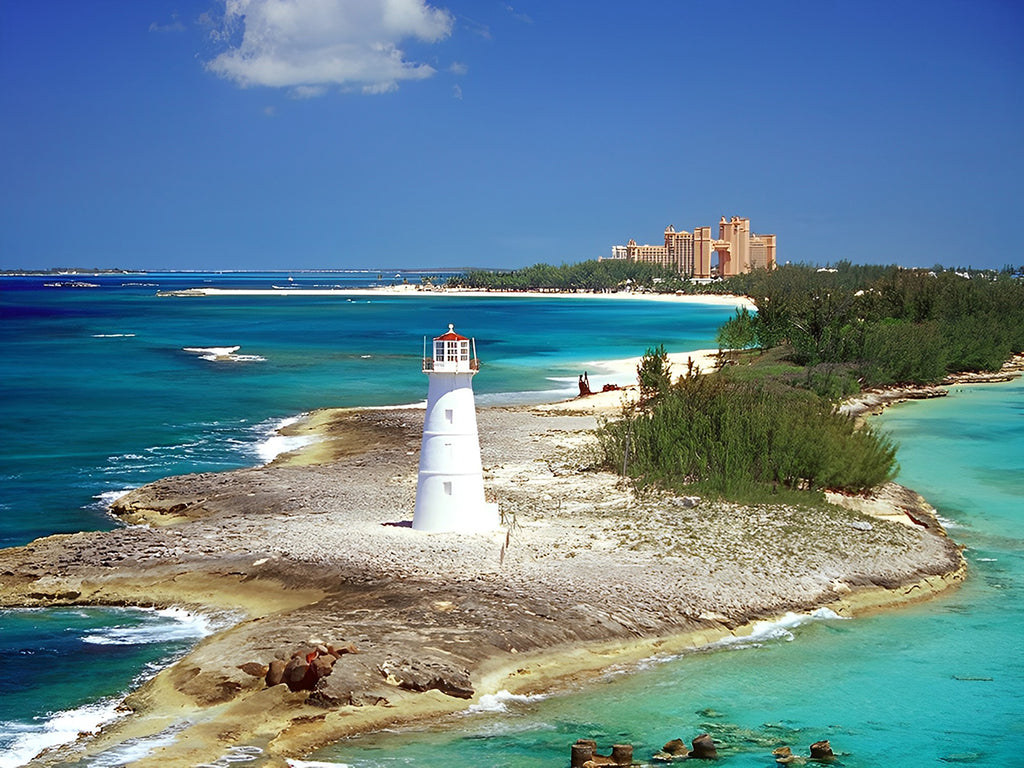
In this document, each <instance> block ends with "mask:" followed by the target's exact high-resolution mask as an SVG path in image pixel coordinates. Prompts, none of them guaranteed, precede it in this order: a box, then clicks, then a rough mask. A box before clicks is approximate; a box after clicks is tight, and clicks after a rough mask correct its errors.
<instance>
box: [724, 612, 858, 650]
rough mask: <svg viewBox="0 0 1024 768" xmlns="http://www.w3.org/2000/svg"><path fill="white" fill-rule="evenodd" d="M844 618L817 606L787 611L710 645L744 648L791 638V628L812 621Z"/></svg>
mask: <svg viewBox="0 0 1024 768" xmlns="http://www.w3.org/2000/svg"><path fill="white" fill-rule="evenodd" d="M835 620H844V617H843V616H840V615H839V614H838V613H836V612H835V611H833V610H831V609H830V608H818V609H817V610H815V611H812V612H811V613H787V614H786V615H784V616H782V617H780V618H778V619H775V620H774V621H758V622H755V623H754V624H753V626H752V627H751V629H750V634H749V635H744V636H740V637H727V638H724V639H722V640H719V641H718V642H717V643H712V647H724V646H729V647H734V648H735V647H738V648H745V647H749V646H757V645H761V644H762V643H766V642H769V641H771V640H786V641H789V640H792V639H793V632H792V630H794V629H796V628H797V627H799V626H801V625H802V624H807V623H809V622H812V621H835Z"/></svg>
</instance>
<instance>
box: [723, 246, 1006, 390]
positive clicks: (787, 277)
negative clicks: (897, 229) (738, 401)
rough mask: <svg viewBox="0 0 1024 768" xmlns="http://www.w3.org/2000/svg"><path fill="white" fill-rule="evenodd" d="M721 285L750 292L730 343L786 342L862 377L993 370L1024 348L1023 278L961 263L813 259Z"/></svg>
mask: <svg viewBox="0 0 1024 768" xmlns="http://www.w3.org/2000/svg"><path fill="white" fill-rule="evenodd" d="M718 287H719V288H720V289H724V290H729V291H734V292H736V293H740V294H743V295H745V296H748V297H750V298H751V299H752V300H753V302H754V304H755V305H756V307H757V312H756V314H755V313H748V312H745V311H740V312H738V313H737V315H736V316H735V317H733V318H732V319H731V320H730V321H728V322H727V323H726V324H725V325H724V326H723V327H722V328H721V329H720V331H719V335H718V341H719V344H720V346H721V347H722V348H725V349H743V348H755V347H756V348H760V349H770V348H774V347H785V348H786V349H788V350H789V355H788V356H789V358H790V359H791V360H792V362H794V363H796V364H797V365H801V366H808V367H812V368H813V367H824V368H825V369H828V370H832V371H833V372H835V371H838V372H840V373H841V374H842V375H845V376H846V377H848V378H850V379H855V380H856V382H857V384H858V385H861V386H873V385H886V384H897V383H916V384H929V383H935V382H939V381H941V380H942V379H943V378H944V377H945V376H946V375H947V374H950V373H957V372H960V371H994V370H998V369H999V367H1000V366H1001V365H1002V363H1003V362H1004V361H1006V360H1007V359H1008V358H1009V357H1010V356H1011V355H1013V354H1014V353H1018V352H1022V351H1024V280H1022V279H1021V277H1019V276H1017V275H1016V274H1014V273H1013V272H1012V271H1011V270H1009V269H1004V270H1003V271H1001V272H995V271H959V270H942V269H939V270H938V271H937V270H936V269H931V270H923V269H903V268H900V267H874V266H856V265H852V264H849V263H848V262H843V263H840V264H838V265H837V266H836V267H833V268H829V269H822V268H814V267H809V266H804V265H797V266H783V267H779V268H778V269H776V270H774V271H771V272H767V271H764V270H759V271H755V272H752V273H750V274H746V275H739V276H737V277H733V278H730V279H729V280H726V281H723V282H722V283H721V284H720V286H718Z"/></svg>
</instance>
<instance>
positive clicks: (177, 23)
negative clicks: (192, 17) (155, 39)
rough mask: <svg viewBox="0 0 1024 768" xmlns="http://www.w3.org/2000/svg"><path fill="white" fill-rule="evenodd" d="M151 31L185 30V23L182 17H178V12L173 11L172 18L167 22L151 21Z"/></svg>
mask: <svg viewBox="0 0 1024 768" xmlns="http://www.w3.org/2000/svg"><path fill="white" fill-rule="evenodd" d="M149 31H150V32H184V31H185V25H184V24H182V23H181V19H179V18H178V14H176V13H172V14H171V20H170V22H168V23H167V24H161V23H160V22H158V21H154V22H151V23H150V25H149Z"/></svg>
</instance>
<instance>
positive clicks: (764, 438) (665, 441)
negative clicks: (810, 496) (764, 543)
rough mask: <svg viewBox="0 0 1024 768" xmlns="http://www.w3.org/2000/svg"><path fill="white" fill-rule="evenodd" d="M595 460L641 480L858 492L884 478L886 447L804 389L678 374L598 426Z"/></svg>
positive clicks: (891, 457) (888, 458)
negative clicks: (645, 400)
mask: <svg viewBox="0 0 1024 768" xmlns="http://www.w3.org/2000/svg"><path fill="white" fill-rule="evenodd" d="M598 437H599V440H600V443H601V446H602V451H603V456H604V461H605V463H606V465H607V466H609V467H611V468H615V469H616V470H617V471H623V470H624V471H625V474H627V475H628V476H630V477H632V478H635V479H637V480H638V481H640V482H641V483H643V484H649V483H653V484H657V485H661V486H667V487H671V488H676V489H681V488H683V487H686V486H689V485H693V484H697V485H698V486H699V487H701V488H703V489H704V490H705V491H711V492H716V493H720V494H722V495H726V496H734V495H737V494H746V493H749V492H750V491H751V490H752V488H754V487H760V488H764V489H771V488H776V487H779V486H781V487H784V488H788V489H821V488H831V489H837V490H844V491H861V490H865V489H868V488H871V487H874V486H876V485H878V484H880V483H883V482H885V481H887V480H889V479H891V478H892V476H893V475H894V473H895V468H896V460H895V456H896V448H895V446H894V445H893V444H892V443H891V442H890V441H889V440H888V439H887V438H885V437H881V436H879V435H877V434H875V433H874V432H873V431H872V430H871V429H870V428H867V427H864V428H861V429H857V428H856V427H855V424H854V422H853V420H852V419H850V418H849V417H847V416H843V415H841V414H839V413H837V412H836V411H835V410H834V408H833V407H832V405H831V404H830V403H828V402H827V401H825V400H823V399H821V398H819V397H817V396H816V395H814V394H813V393H811V392H801V391H798V390H794V389H791V388H788V387H781V386H777V387H773V386H772V385H771V383H770V382H768V383H761V384H749V383H744V384H738V383H731V382H728V381H726V380H725V379H723V378H721V377H719V376H692V377H681V378H680V379H679V380H678V381H677V382H676V383H675V384H674V385H673V386H672V387H671V388H670V389H669V391H668V392H666V393H664V394H663V395H662V396H661V397H659V398H658V399H657V400H656V401H654V403H653V404H652V406H651V407H650V408H648V409H628V408H627V409H626V410H625V411H624V413H623V415H622V418H621V419H618V420H615V421H606V422H604V423H603V424H602V425H601V427H600V429H599V430H598Z"/></svg>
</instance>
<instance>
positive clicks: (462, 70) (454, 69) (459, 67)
mask: <svg viewBox="0 0 1024 768" xmlns="http://www.w3.org/2000/svg"><path fill="white" fill-rule="evenodd" d="M448 71H449V72H451V73H452V74H454V75H464V74H466V73H467V72H469V67H467V66H466V65H465V64H463V63H462V62H461V61H455V62H452V64H451V66H449V67H448Z"/></svg>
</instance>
